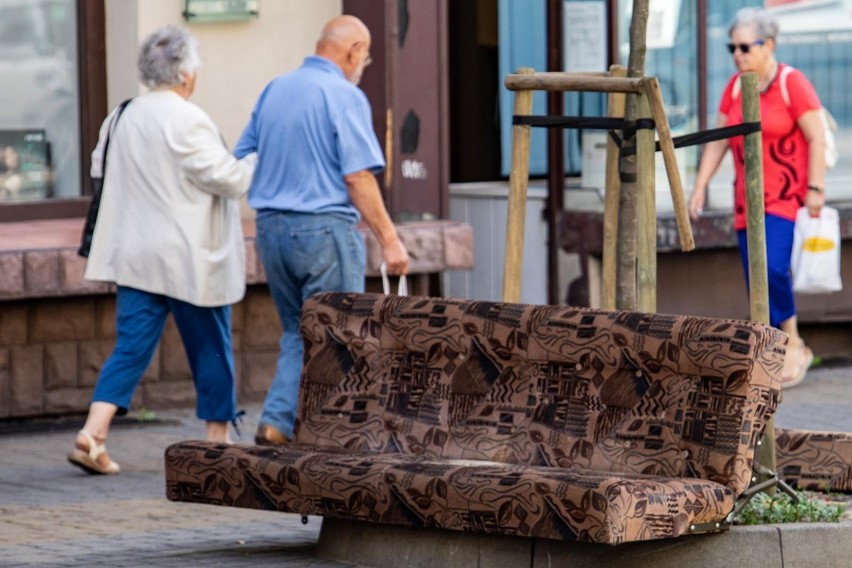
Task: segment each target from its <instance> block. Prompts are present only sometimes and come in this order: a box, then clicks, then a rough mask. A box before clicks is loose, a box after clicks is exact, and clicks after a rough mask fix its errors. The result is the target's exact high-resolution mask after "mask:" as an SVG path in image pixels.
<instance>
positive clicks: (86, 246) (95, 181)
mask: <svg viewBox="0 0 852 568" xmlns="http://www.w3.org/2000/svg"><path fill="white" fill-rule="evenodd" d="M132 100H133V99H127V100H126V101H124V102H122V103H121V104H120V105H118V108H117V109H116V111H115V115H114V116H113V117H112V120H111V121H110V123H109V127H108V128H107V132H106V140H104V152H103V159H102V160H101V177H99V178H92V202H91V203H90V204H89V212H88V213H86V224H85V225H83V235H82V237H80V248H78V249H77V254H79V255H80V256H82V257H84V258H87V257H88V256H89V250H90V249H91V248H92V236H93V235H94V234H95V223H96V222H97V220H98V209H100V206H101V193H102V192H103V188H104V177H106V165H107V152H108V151H109V138H110V135H111V134H112V131H113V130H115V127H116V125H117V124H118V119H119V118H120V117H121V113H123V112H124V109H125V107H127V105H128V104H129V103H130V101H132Z"/></svg>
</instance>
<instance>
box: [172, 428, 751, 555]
mask: <svg viewBox="0 0 852 568" xmlns="http://www.w3.org/2000/svg"><path fill="white" fill-rule="evenodd" d="M166 461H167V487H168V489H167V491H168V496H169V498H170V499H173V500H180V501H194V502H201V503H212V504H219V505H230V506H238V507H249V508H257V509H268V510H277V511H286V512H292V513H299V514H303V515H309V514H312V515H322V516H331V517H335V518H342V519H353V520H362V521H369V522H376V523H389V524H402V525H409V526H415V527H435V528H443V529H451V530H462V531H470V530H475V531H479V532H487V533H498V534H506V535H516V536H530V537H542V538H551V539H560V540H579V541H590V542H605V543H612V544H614V543H619V542H628V541H635V540H652V539H658V538H666V537H674V536H679V535H681V534H684V533H685V532H688V531H689V527H690V526H691V525H692V524H695V523H714V522H721V521H723V520H724V519H725V517H726V516H727V514H728V513H729V512H730V511H731V509H732V508H733V505H734V498H735V496H734V493H733V491H731V489H729V488H728V487H725V486H723V485H720V484H718V483H715V482H713V481H708V480H700V479H689V478H666V477H661V476H652V475H640V474H612V473H607V472H600V471H590V470H583V469H563V468H554V467H535V466H524V465H516V464H507V463H501V462H485V461H481V460H462V459H442V458H433V457H426V456H418V455H411V454H399V453H394V454H369V453H365V454H354V455H353V454H351V453H349V452H334V453H330V452H316V451H312V450H310V449H308V448H304V447H298V446H294V447H285V448H280V449H278V448H269V447H261V446H227V445H217V444H214V443H210V442H183V443H181V444H175V445H173V446H171V447H170V448H169V449H168V450H167V451H166Z"/></svg>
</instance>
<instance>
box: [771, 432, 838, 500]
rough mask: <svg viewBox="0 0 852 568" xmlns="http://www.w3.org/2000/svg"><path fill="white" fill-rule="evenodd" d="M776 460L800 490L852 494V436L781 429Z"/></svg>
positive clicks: (784, 475) (777, 435)
mask: <svg viewBox="0 0 852 568" xmlns="http://www.w3.org/2000/svg"><path fill="white" fill-rule="evenodd" d="M775 460H776V466H777V469H778V476H779V477H780V478H782V479H783V480H784V481H786V482H787V483H789V484H790V485H791V486H793V487H795V488H796V489H808V490H811V491H827V492H842V493H852V433H846V432H812V431H808V430H785V429H781V428H777V429H776V430H775Z"/></svg>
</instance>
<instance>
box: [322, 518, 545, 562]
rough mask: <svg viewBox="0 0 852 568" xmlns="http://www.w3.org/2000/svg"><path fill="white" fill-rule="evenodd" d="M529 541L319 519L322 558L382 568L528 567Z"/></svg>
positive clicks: (529, 556) (532, 542)
mask: <svg viewBox="0 0 852 568" xmlns="http://www.w3.org/2000/svg"><path fill="white" fill-rule="evenodd" d="M534 542H535V541H534V539H524V538H513V537H504V536H499V535H485V534H475V533H466V532H456V531H448V530H439V529H421V528H413V527H401V526H394V525H382V524H373V523H364V522H358V521H345V520H341V519H334V518H327V519H324V520H323V523H322V529H321V530H320V537H319V542H318V543H317V547H316V549H315V550H316V554H317V555H318V556H320V557H321V558H326V559H334V560H342V561H345V562H357V563H358V565H364V566H382V567H383V568H439V567H440V568H466V567H468V566H481V567H492V566H493V567H495V568H496V567H502V566H529V565H530V560H531V558H532V550H533V544H534Z"/></svg>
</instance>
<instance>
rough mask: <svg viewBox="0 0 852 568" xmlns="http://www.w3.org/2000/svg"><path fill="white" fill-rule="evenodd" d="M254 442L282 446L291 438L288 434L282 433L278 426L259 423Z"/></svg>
mask: <svg viewBox="0 0 852 568" xmlns="http://www.w3.org/2000/svg"><path fill="white" fill-rule="evenodd" d="M254 443H255V444H257V445H259V446H281V445H284V444H289V443H290V440H289V439H288V438H287V436H285V435H284V434H282V433H281V432H280V431H279V430H278V428H275V427H274V426H268V425H266V424H259V425H258V427H257V432H256V433H255V435H254Z"/></svg>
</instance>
